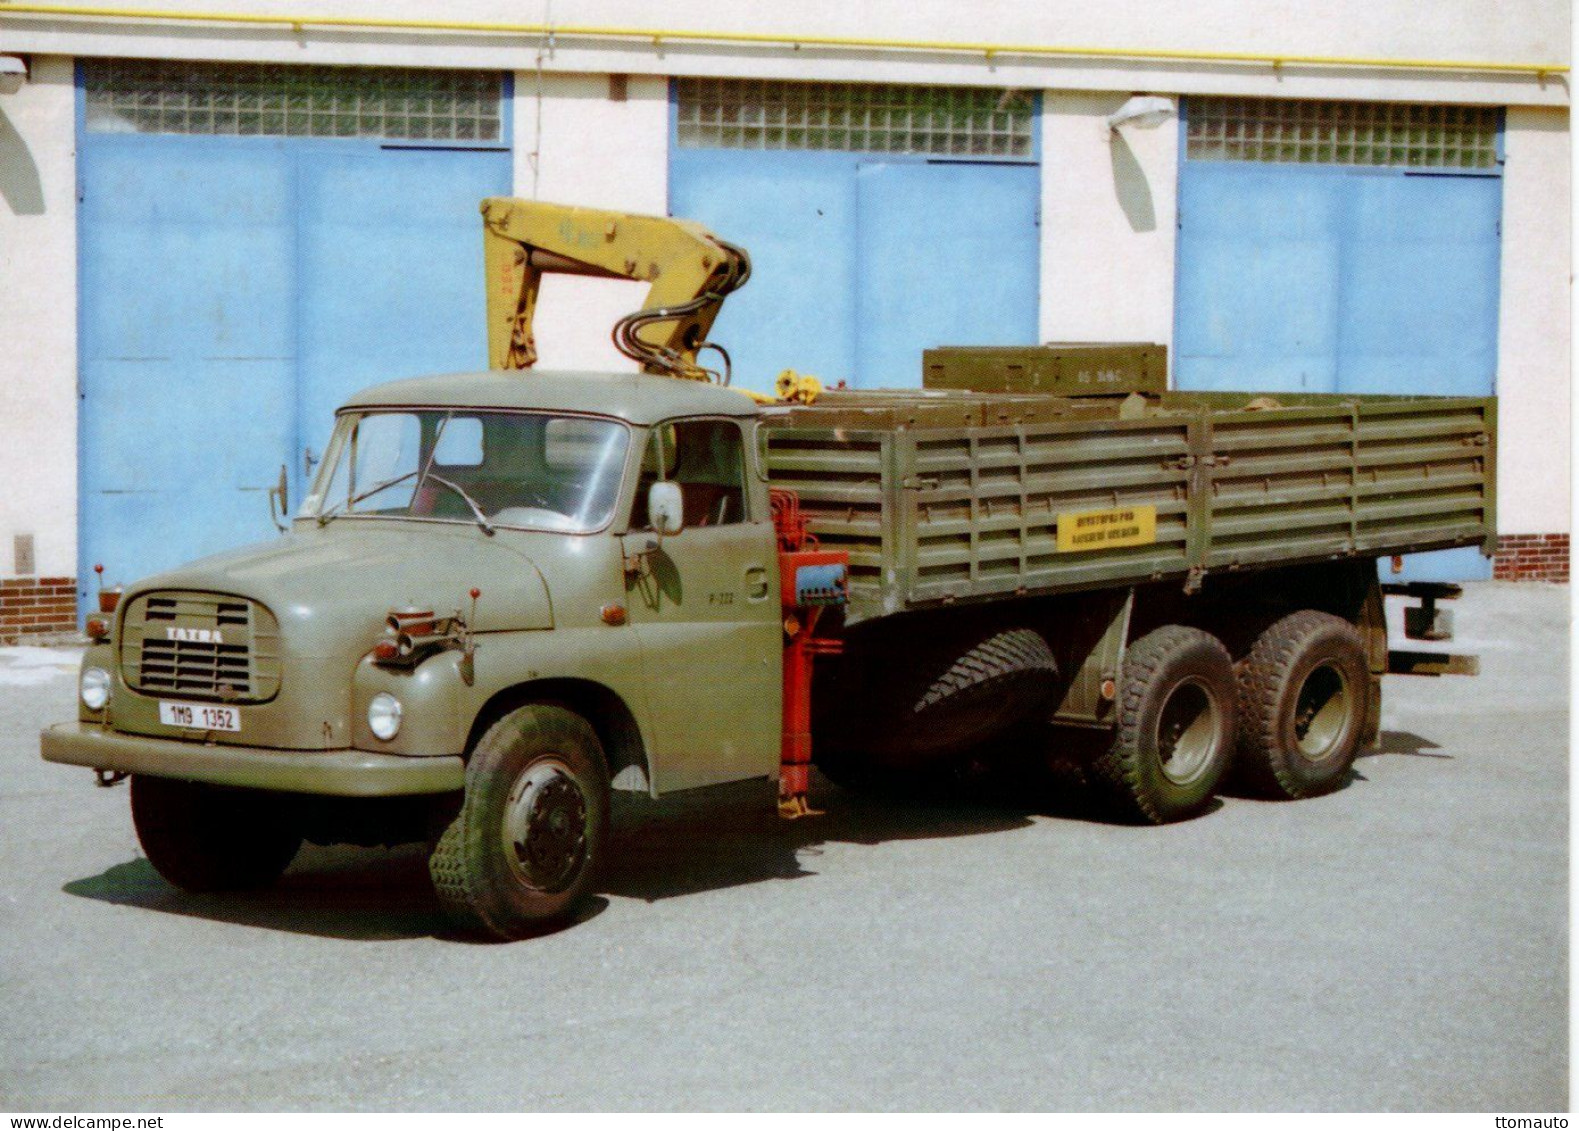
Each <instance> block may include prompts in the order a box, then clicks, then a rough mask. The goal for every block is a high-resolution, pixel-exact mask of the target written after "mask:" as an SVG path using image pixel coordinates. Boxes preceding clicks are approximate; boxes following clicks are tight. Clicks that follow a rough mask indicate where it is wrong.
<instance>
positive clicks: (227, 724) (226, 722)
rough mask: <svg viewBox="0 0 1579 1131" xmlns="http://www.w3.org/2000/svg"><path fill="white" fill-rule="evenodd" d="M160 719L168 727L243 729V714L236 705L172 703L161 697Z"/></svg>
mask: <svg viewBox="0 0 1579 1131" xmlns="http://www.w3.org/2000/svg"><path fill="white" fill-rule="evenodd" d="M159 721H160V722H161V723H163V724H164V725H165V726H167V727H184V728H186V729H187V730H232V731H239V730H240V729H241V716H240V715H238V714H237V713H236V709H235V708H234V707H215V706H213V705H212V704H210V703H171V702H169V701H168V700H165V699H161V700H159Z"/></svg>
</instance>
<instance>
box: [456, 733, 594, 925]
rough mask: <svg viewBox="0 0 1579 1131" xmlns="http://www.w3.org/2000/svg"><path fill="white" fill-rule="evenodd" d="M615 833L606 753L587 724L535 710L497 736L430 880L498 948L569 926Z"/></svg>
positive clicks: (486, 746) (484, 752)
mask: <svg viewBox="0 0 1579 1131" xmlns="http://www.w3.org/2000/svg"><path fill="white" fill-rule="evenodd" d="M608 824H609V774H608V764H607V763H606V762H605V761H604V757H603V747H602V745H601V744H600V743H599V742H598V737H597V735H596V734H594V733H593V730H592V727H591V726H589V725H588V724H587V721H586V720H585V719H583V718H582V717H581V716H580V715H577V714H575V713H574V712H572V711H568V710H566V709H565V708H563V707H556V706H550V705H548V704H542V703H534V704H531V705H529V706H526V707H522V708H520V709H518V710H515V711H512V712H511V713H510V714H508V715H506V716H504V718H502V719H500V720H499V721H498V722H496V723H494V724H493V726H491V727H489V728H488V731H487V733H485V734H484V735H483V736H482V738H481V740H479V741H478V743H477V747H476V749H475V750H473V751H472V756H471V759H470V761H469V762H468V763H467V766H466V792H465V796H464V799H463V800H462V802H461V807H460V812H459V813H458V814H457V815H456V817H455V819H454V820H453V821H451V822H450V825H449V827H448V828H446V829H445V830H444V832H443V834H442V835H441V836H440V837H439V841H438V844H437V846H436V847H435V848H434V849H433V853H432V855H431V856H429V858H428V872H429V874H430V875H431V876H432V878H433V888H434V891H435V892H436V893H437V894H438V897H439V905H440V906H441V907H442V908H443V909H444V913H445V914H446V915H448V916H449V918H450V919H451V920H452V921H453V922H454V923H455V924H456V925H457V926H459V927H461V928H462V929H464V930H466V931H468V932H474V933H478V934H483V935H488V936H491V937H493V938H498V939H518V938H524V937H527V936H529V935H533V934H538V933H541V932H542V931H544V930H545V929H548V928H550V927H553V926H555V925H557V924H559V923H562V922H564V921H565V920H566V919H567V918H568V917H569V916H570V915H571V913H572V912H573V911H574V910H575V908H576V905H577V904H578V903H579V902H580V901H581V899H582V898H583V897H584V896H585V895H586V894H587V893H588V892H589V891H590V890H591V888H592V884H593V882H594V880H595V878H596V875H597V870H598V868H599V866H600V865H601V864H602V862H603V850H604V842H605V840H606V838H607V834H608Z"/></svg>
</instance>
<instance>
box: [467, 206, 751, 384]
mask: <svg viewBox="0 0 1579 1131" xmlns="http://www.w3.org/2000/svg"><path fill="white" fill-rule="evenodd" d="M482 215H483V253H484V261H485V267H486V270H487V273H488V276H487V283H488V365H489V367H490V368H493V369H530V368H531V367H532V365H533V363H534V362H536V361H537V346H536V343H535V342H534V340H533V337H532V316H533V312H534V311H535V309H536V307H537V291H538V287H539V286H540V285H541V283H542V278H543V275H544V274H545V273H557V274H568V275H591V276H595V277H598V278H607V279H635V280H638V281H643V282H648V283H650V284H652V287H651V289H650V290H649V291H648V292H647V302H646V304H645V305H644V306H643V307H642V308H641V309H640V310H638V311H636V312H635V313H633V314H628V315H626V316H625V317H624V318H622V319H620V320H619V321H618V322H617V323H615V325H614V331H613V337H614V344H615V346H616V347H618V349H619V350H620V352H621V353H623V354H625V355H626V356H627V357H630V358H633V359H634V360H636V361H638V362H640V363H641V365H642V367H643V368H644V369H646V371H647V372H649V373H660V374H667V375H669V376H672V377H686V378H690V379H692V380H698V381H706V380H711V379H713V378H714V377H715V376H716V374H715V373H714V372H713V371H712V370H708V369H705V368H703V367H702V366H701V365H699V364H698V363H697V353H698V352H699V351H700V350H702V349H703V348H704V347H710V348H712V349H715V350H717V351H718V352H719V353H720V354H722V355H723V357H724V361H725V366H726V380H727V365H728V358H729V355H728V354H727V353H724V351H723V348H722V347H721V346H717V345H714V344H713V343H711V342H708V340H707V333H708V331H709V330H711V329H712V327H713V320H714V319H716V318H717V317H718V312H719V310H720V309H721V308H722V307H723V303H724V299H725V297H727V296H728V295H729V294H730V293H731V292H733V291H735V290H737V289H739V288H740V287H741V286H742V285H743V284H744V283H745V281H746V279H747V278H748V277H749V276H750V274H751V260H750V258H749V257H748V256H747V255H746V252H745V249H743V248H739V247H736V246H735V245H733V244H730V243H726V242H725V241H723V240H721V239H719V238H718V237H717V236H715V235H713V234H712V233H711V232H709V231H708V230H707V229H706V228H704V227H702V226H701V225H700V224H697V223H694V222H693V221H690V220H675V219H672V218H669V217H665V216H640V215H636V214H633V213H627V212H609V211H604V210H602V209H598V208H575V207H571V206H569V205H563V204H542V203H539V202H537V201H533V200H517V199H514V198H511V197H501V196H496V197H489V198H488V199H487V200H484V201H483V202H482Z"/></svg>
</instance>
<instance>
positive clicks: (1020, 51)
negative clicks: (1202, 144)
mask: <svg viewBox="0 0 1579 1131" xmlns="http://www.w3.org/2000/svg"><path fill="white" fill-rule="evenodd" d="M19 15H30V16H68V17H76V18H96V19H112V20H120V19H131V20H166V21H180V22H185V23H216V24H262V25H267V26H271V27H288V28H292V29H294V30H296V31H301V30H303V29H305V28H309V27H316V28H352V29H359V30H368V31H452V32H465V33H474V34H480V35H522V36H560V37H564V38H569V39H620V40H644V41H649V42H651V43H653V44H661V43H663V42H665V41H668V42H671V43H750V44H778V45H782V46H787V47H795V46H801V47H835V48H849V49H856V50H861V49H865V50H873V49H875V50H884V51H930V52H935V53H952V54H966V55H981V56H984V57H985V58H987V59H991V58H993V57H994V56H998V55H1020V56H1031V57H1038V56H1040V57H1054V58H1072V59H1129V60H1141V61H1144V60H1152V61H1162V62H1176V63H1236V64H1262V65H1268V66H1272V67H1281V66H1300V67H1368V68H1374V69H1384V70H1418V71H1459V72H1480V73H1487V74H1526V75H1535V76H1544V75H1563V74H1567V73H1568V67H1567V65H1566V64H1559V63H1492V62H1484V61H1475V60H1465V59H1387V58H1371V57H1365V56H1342V55H1299V54H1292V53H1290V54H1283V53H1275V52H1252V51H1182V50H1178V51H1175V50H1166V49H1156V48H1146V47H1069V46H1043V45H1038V44H1023V43H964V42H955V41H950V40H925V39H878V38H863V37H859V36H843V35H792V34H789V33H782V32H744V31H685V30H674V29H664V28H629V27H591V26H580V25H575V24H512V23H489V22H481V21H468V20H409V19H379V18H373V17H363V16H311V15H308V16H288V15H260V14H255V13H248V12H184V11H161V10H157V9H131V8H102V7H88V6H83V5H76V4H5V3H0V19H4V18H5V17H7V16H19Z"/></svg>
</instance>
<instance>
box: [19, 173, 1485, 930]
mask: <svg viewBox="0 0 1579 1131" xmlns="http://www.w3.org/2000/svg"><path fill="white" fill-rule="evenodd" d="M482 211H483V218H484V224H483V227H484V246H485V256H484V261H485V265H486V271H487V279H486V285H487V300H488V301H487V309H488V320H489V324H488V328H487V329H488V342H489V363H490V365H491V366H492V369H490V370H489V371H487V372H481V373H466V374H457V375H446V376H432V377H422V378H418V379H412V380H400V381H395V382H393V383H390V384H384V385H380V386H378V387H375V388H371V389H367V390H366V391H364V392H361V393H359V394H358V395H356V396H354V397H352V398H351V399H350V400H349V401H348V402H347V403H346V404H345V405H344V406H343V407H342V408H340V410H339V412H338V414H337V416H336V419H335V423H334V430H333V435H332V439H331V440H330V441H329V444H328V447H327V451H326V454H325V457H324V459H323V462H322V466H321V467H320V469H319V471H318V474H317V477H316V480H315V481H314V482H313V483H312V484H311V486H310V488H309V490H308V492H307V494H306V497H305V498H304V499H303V500H302V501H301V503H300V506H299V507H298V508H297V509H296V511H295V513H294V516H293V517H292V519H291V521H290V524H289V528H288V530H287V531H286V532H285V533H284V534H283V535H282V536H280V537H277V538H274V539H271V540H269V541H267V542H263V543H259V544H257V545H253V546H249V547H246V548H243V549H239V550H235V551H232V552H229V553H225V554H221V555H219V556H217V557H210V558H205V559H203V560H201V561H197V562H194V563H192V564H190V565H187V566H183V567H181V568H179V569H175V570H171V571H169V572H166V573H162V574H159V575H158V576H154V577H150V578H147V579H145V580H142V581H140V582H137V583H136V584H132V585H129V586H125V587H124V591H121V589H119V588H105V589H103V590H102V592H101V601H100V610H101V611H100V612H99V613H98V614H96V615H93V616H91V617H90V618H89V619H88V621H87V624H86V632H87V634H88V636H89V638H90V639H91V642H92V643H91V646H90V647H89V648H88V649H87V651H86V654H85V655H84V657H83V661H82V668H81V674H80V679H79V686H78V692H79V694H78V703H77V717H76V719H75V720H74V721H71V722H67V723H63V724H60V725H57V726H53V727H51V728H49V729H48V730H46V731H44V733H43V735H42V753H43V757H44V758H45V759H47V760H49V761H51V762H58V763H67V764H71V765H77V766H85V767H90V768H92V769H93V770H95V771H96V773H97V776H98V780H99V781H100V782H102V783H107V784H108V783H114V782H116V781H119V780H122V779H125V778H129V779H130V796H131V810H132V821H133V823H134V825H135V827H136V831H137V836H138V838H139V840H140V842H141V845H142V848H143V851H144V852H145V853H146V855H147V858H148V861H149V862H150V864H151V865H152V866H153V867H154V868H155V869H157V870H158V872H159V873H160V874H161V875H162V876H163V877H164V878H165V879H167V880H168V881H169V882H171V883H172V884H175V885H176V886H178V887H180V888H184V889H187V890H189V891H216V890H234V889H246V888H256V887H259V886H262V885H266V884H268V883H270V882H272V881H273V880H275V879H276V878H277V877H278V876H279V875H280V874H281V873H282V872H283V871H284V870H285V868H286V867H287V866H288V865H289V864H290V862H291V860H292V858H293V857H294V855H295V854H296V852H297V850H298V848H299V847H300V846H301V844H302V842H303V841H304V840H306V841H311V842H313V843H315V844H334V843H349V844H360V845H368V846H373V845H394V844H399V843H407V842H419V843H425V844H426V845H427V848H428V852H429V870H430V872H431V876H432V880H433V885H434V888H435V890H436V892H437V896H438V901H439V903H440V905H441V906H442V908H443V909H444V911H445V913H446V914H447V915H449V916H450V917H452V918H453V919H454V920H455V921H456V922H457V923H458V924H459V925H460V926H461V927H462V928H463V929H465V930H467V931H470V932H474V933H477V934H481V935H485V936H493V937H499V938H519V937H523V936H526V935H530V934H533V933H536V932H540V931H542V930H544V929H546V928H548V927H550V926H553V925H555V924H560V923H563V922H565V921H567V920H568V919H570V918H571V917H573V915H574V913H575V910H576V907H577V904H578V902H579V901H581V900H582V899H583V898H584V897H586V896H587V895H588V893H589V892H591V891H593V890H595V888H596V885H597V883H598V872H599V867H600V865H601V864H602V862H603V858H604V855H605V853H606V851H607V845H608V838H607V833H608V828H609V819H610V818H609V814H610V797H611V791H614V790H625V791H635V792H638V793H641V794H647V795H650V796H651V797H653V798H662V797H664V796H665V795H669V794H674V793H677V792H680V791H684V790H694V789H697V788H700V787H704V786H713V785H720V784H723V783H729V782H743V781H747V780H750V779H766V780H771V781H774V782H776V783H777V787H778V795H779V799H778V804H779V808H780V811H781V812H782V813H783V814H784V815H785V816H786V817H795V816H804V815H807V814H809V813H810V812H811V811H810V810H809V809H808V806H807V803H806V799H807V789H808V776H809V773H810V768H811V766H812V765H813V764H815V765H817V766H819V767H820V768H821V770H822V772H823V773H824V774H826V776H827V777H829V778H830V779H832V780H833V781H834V782H836V783H839V784H840V785H845V786H848V787H850V788H855V789H881V788H888V787H892V786H894V785H895V784H901V785H902V784H903V783H906V782H910V783H916V782H927V781H931V782H947V781H949V780H951V779H950V777H949V774H950V772H951V768H952V767H955V766H957V765H959V764H960V762H961V761H962V760H964V759H977V758H982V757H988V756H990V757H992V758H995V759H999V760H1007V761H1015V760H1023V761H1024V762H1026V763H1031V762H1035V761H1039V760H1043V759H1048V758H1053V757H1055V756H1060V755H1061V754H1067V752H1068V751H1073V750H1079V751H1083V752H1085V753H1084V754H1083V755H1082V757H1083V759H1084V761H1083V763H1082V765H1083V773H1084V775H1085V776H1086V778H1087V779H1088V780H1089V781H1090V783H1091V784H1092V786H1093V787H1094V789H1095V790H1096V792H1097V794H1098V795H1099V796H1100V797H1102V798H1104V799H1105V804H1106V805H1107V806H1109V810H1110V812H1112V813H1113V814H1114V815H1115V816H1116V817H1118V818H1120V819H1127V820H1131V821H1135V822H1145V823H1160V822H1168V821H1176V820H1180V819H1183V818H1187V817H1191V816H1193V815H1196V814H1199V813H1200V812H1202V810H1204V809H1206V808H1207V807H1208V806H1209V805H1210V803H1211V801H1212V798H1213V796H1214V794H1215V793H1216V792H1217V791H1218V790H1219V788H1220V787H1224V786H1225V785H1230V786H1231V787H1232V788H1235V789H1240V790H1248V791H1252V792H1254V793H1257V794H1260V795H1262V796H1266V797H1272V798H1286V799H1298V798H1305V797H1310V796H1312V795H1315V794H1320V793H1323V792H1325V791H1330V790H1332V789H1334V788H1336V787H1338V786H1340V785H1342V784H1344V783H1345V782H1346V781H1347V780H1348V778H1349V776H1350V766H1351V763H1352V762H1353V760H1354V757H1355V754H1356V752H1357V751H1358V750H1360V749H1362V748H1363V747H1364V746H1365V745H1366V744H1367V743H1371V742H1374V741H1375V740H1376V738H1377V734H1378V729H1379V718H1380V694H1381V677H1382V675H1383V674H1384V673H1386V672H1388V671H1390V670H1391V671H1407V670H1412V671H1416V672H1425V673H1430V674H1442V673H1450V672H1461V671H1465V670H1467V669H1468V668H1469V667H1471V666H1472V663H1471V661H1472V659H1473V658H1472V657H1456V656H1451V655H1447V654H1443V653H1440V652H1435V653H1434V652H1429V651H1426V652H1408V651H1403V650H1399V651H1390V650H1389V646H1388V636H1387V629H1386V622H1385V615H1384V590H1386V589H1397V590H1399V591H1407V592H1411V593H1413V594H1414V595H1415V596H1417V597H1419V598H1421V599H1423V603H1422V604H1420V605H1418V606H1416V607H1412V608H1408V609H1405V610H1404V612H1405V613H1406V614H1407V628H1408V630H1409V635H1411V636H1413V637H1416V638H1425V639H1444V638H1446V635H1447V634H1446V631H1445V625H1446V621H1447V617H1446V614H1445V613H1444V612H1442V611H1440V610H1438V609H1437V607H1436V601H1437V600H1438V599H1441V598H1448V597H1451V596H1454V595H1455V588H1454V587H1452V586H1446V585H1435V586H1433V585H1426V584H1414V585H1410V584H1408V583H1402V582H1395V583H1392V584H1388V585H1384V584H1383V576H1384V575H1386V576H1390V573H1389V571H1388V569H1387V568H1386V566H1385V565H1384V567H1383V568H1382V569H1380V570H1379V568H1378V565H1379V562H1382V563H1390V562H1391V560H1392V559H1394V558H1395V557H1396V556H1398V555H1404V554H1410V553H1415V552H1419V551H1427V550H1438V549H1443V548H1447V547H1455V546H1478V547H1481V548H1482V550H1483V551H1484V552H1486V553H1490V552H1491V551H1492V549H1493V547H1494V543H1495V533H1494V532H1495V516H1494V505H1495V503H1494V468H1495V466H1496V450H1495V436H1496V422H1495V413H1496V407H1495V401H1494V400H1492V399H1489V398H1472V399H1465V398H1435V397H1404V396H1349V395H1288V394H1284V393H1276V394H1271V395H1254V394H1250V393H1211V394H1207V393H1184V392H1175V391H1170V390H1169V389H1168V388H1167V379H1166V357H1165V353H1164V350H1163V349H1162V348H1161V347H1156V346H1145V345H1135V346H1125V345H1090V344H1062V345H1059V344H1054V345H1047V346H1037V347H1004V348H997V347H952V348H939V349H935V350H928V351H926V353H925V354H924V356H923V357H922V358H920V359H918V360H919V362H920V366H921V369H922V374H921V377H922V381H921V387H920V388H908V389H902V390H868V389H843V388H838V387H833V388H822V387H820V385H819V383H818V382H817V381H816V380H815V379H813V378H810V377H801V376H799V375H797V374H795V373H794V372H793V371H790V370H786V371H785V372H784V373H783V374H781V375H780V377H779V379H778V385H777V391H778V394H779V395H777V396H772V397H769V396H765V395H756V394H747V393H745V392H743V391H741V390H739V389H736V388H731V387H728V377H729V374H728V366H729V362H728V355H727V354H726V353H724V351H723V350H722V348H721V347H719V346H715V345H714V344H713V343H711V342H710V341H709V340H708V333H709V331H710V329H711V327H712V325H713V322H714V320H715V318H716V317H717V315H718V311H719V309H720V307H721V305H722V303H723V301H724V298H725V297H726V296H727V295H728V294H729V293H730V292H731V291H732V290H734V289H736V288H738V287H739V286H740V285H742V284H743V283H744V282H745V281H746V279H747V277H748V276H749V273H750V266H749V259H748V258H747V256H746V254H745V252H744V251H743V250H742V249H740V248H738V247H735V246H733V245H731V244H729V243H726V242H725V241H723V240H721V239H718V238H716V237H715V236H713V235H712V234H711V233H709V232H708V231H707V230H706V229H704V228H702V227H701V226H699V225H696V224H693V223H689V222H687V221H682V220H675V219H669V218H661V217H644V216H635V215H626V214H617V213H612V212H603V211H599V210H594V209H586V208H573V207H566V206H555V205H548V204H540V203H534V202H527V201H519V200H512V199H506V198H496V199H490V200H487V201H485V202H483V206H482ZM549 273H572V274H582V275H591V276H598V277H612V278H625V279H633V280H637V281H640V282H645V283H648V284H650V288H651V289H650V293H649V294H648V299H647V302H646V305H644V306H643V307H642V309H641V310H639V311H637V312H636V313H634V314H632V315H629V316H628V317H626V318H624V319H623V320H621V321H620V323H619V324H618V325H616V326H615V328H614V335H613V336H614V341H615V344H616V345H618V346H619V347H620V349H622V350H623V351H624V352H625V353H626V354H627V355H629V356H630V357H632V358H633V359H635V360H636V361H637V362H639V363H640V367H641V369H642V372H629V373H568V372H547V371H540V370H537V369H535V368H534V363H535V361H536V344H535V341H534V338H533V334H532V317H533V313H534V310H535V305H536V300H537V294H538V287H539V284H540V283H541V281H542V278H543V276H544V275H545V274H549ZM710 351H711V352H710ZM714 353H716V355H717V361H716V362H715V364H716V365H717V368H716V369H713V368H707V367H705V366H704V365H703V359H704V358H709V359H710V358H711V357H712V356H713V354H714ZM279 495H280V496H281V497H280V499H279V502H280V503H281V504H282V505H283V504H284V503H285V500H284V498H283V495H284V491H283V487H282V488H281V489H280V490H279ZM765 788H766V787H765ZM764 800H767V798H766V797H764Z"/></svg>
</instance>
